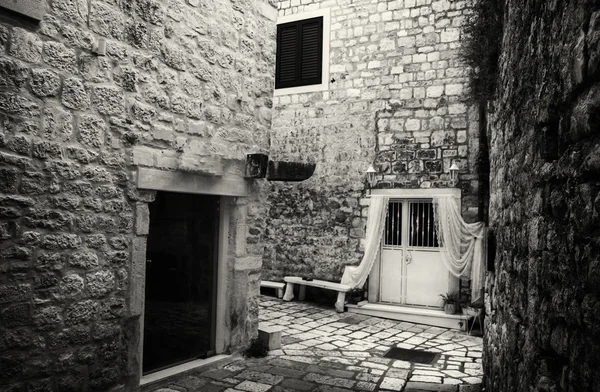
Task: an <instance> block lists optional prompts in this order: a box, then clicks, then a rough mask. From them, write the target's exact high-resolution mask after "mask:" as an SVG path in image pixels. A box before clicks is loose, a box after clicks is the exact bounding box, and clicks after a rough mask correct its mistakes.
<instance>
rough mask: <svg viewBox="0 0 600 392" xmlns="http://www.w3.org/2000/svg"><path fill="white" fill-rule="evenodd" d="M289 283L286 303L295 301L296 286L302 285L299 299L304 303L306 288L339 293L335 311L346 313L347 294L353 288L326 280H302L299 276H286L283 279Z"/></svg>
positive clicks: (286, 290)
mask: <svg viewBox="0 0 600 392" xmlns="http://www.w3.org/2000/svg"><path fill="white" fill-rule="evenodd" d="M283 280H285V281H286V282H287V287H286V288H285V295H284V296H283V300H284V301H291V300H292V299H294V286H295V285H300V293H299V295H298V299H299V300H300V301H304V297H305V296H306V286H311V287H318V288H320V289H325V290H333V291H337V292H338V297H337V301H336V302H335V310H336V311H337V312H339V313H343V312H344V303H345V302H346V293H347V292H348V291H350V289H351V287H350V286H348V285H346V284H341V283H334V282H327V281H326V280H317V279H314V280H310V281H308V280H302V278H301V277H299V276H286V277H285V278H283Z"/></svg>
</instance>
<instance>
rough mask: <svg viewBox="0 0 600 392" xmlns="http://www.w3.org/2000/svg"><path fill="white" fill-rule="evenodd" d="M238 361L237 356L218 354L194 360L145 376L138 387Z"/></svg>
mask: <svg viewBox="0 0 600 392" xmlns="http://www.w3.org/2000/svg"><path fill="white" fill-rule="evenodd" d="M236 359H239V356H238V355H227V354H219V355H215V356H212V357H210V358H206V359H195V360H193V361H190V362H185V363H182V364H179V365H176V366H173V367H170V368H167V369H163V370H159V371H157V372H154V373H150V374H146V375H145V376H142V378H141V379H140V387H145V386H149V385H151V384H154V383H158V382H161V381H165V380H166V379H167V378H169V377H172V376H176V375H181V374H182V373H187V372H189V371H196V370H199V369H202V368H204V367H209V366H218V365H222V364H225V363H228V362H231V361H233V360H236Z"/></svg>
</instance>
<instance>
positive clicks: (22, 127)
mask: <svg viewBox="0 0 600 392" xmlns="http://www.w3.org/2000/svg"><path fill="white" fill-rule="evenodd" d="M42 3H43V5H44V7H45V11H46V13H45V16H44V17H43V20H42V21H41V22H40V23H39V24H37V23H33V22H31V21H29V20H26V19H24V18H20V17H18V16H17V15H14V14H11V13H9V12H7V11H5V10H1V11H0V15H1V16H0V240H1V243H0V260H1V261H0V271H1V273H0V389H2V390H11V391H17V390H18V391H21V390H36V391H88V390H98V391H100V390H101V391H108V390H127V391H130V390H133V389H134V388H135V387H136V386H137V382H138V380H139V361H140V358H139V357H138V353H139V350H138V348H139V344H141V343H140V341H139V337H140V335H139V334H140V331H139V321H140V315H141V313H142V311H143V297H142V295H143V279H144V276H143V271H144V268H143V266H144V263H145V257H144V255H145V244H146V242H145V241H146V235H147V229H148V226H147V225H148V221H147V219H148V205H147V203H149V202H151V201H152V200H153V193H152V192H147V191H139V190H137V189H136V187H135V179H136V174H137V168H138V167H140V166H145V167H152V168H158V169H163V170H177V171H185V172H189V173H196V174H200V175H211V176H216V177H219V176H222V177H227V176H238V177H241V176H242V175H243V168H244V161H245V155H246V154H247V153H256V152H267V149H268V136H269V135H268V129H269V127H270V117H271V115H270V110H271V109H270V108H271V106H272V99H271V97H272V89H273V72H274V54H275V22H274V20H275V17H276V9H275V8H274V5H273V4H271V3H269V2H267V1H262V0H257V1H252V0H231V1H229V0H220V1H215V0H188V1H187V2H186V1H183V0H135V1H134V0H122V1H121V0H112V1H100V0H90V1H88V0H52V1H49V0H44V1H42ZM100 38H104V39H106V55H105V56H98V55H96V54H94V53H93V51H92V49H93V47H94V46H95V45H96V44H98V43H99V39H100ZM259 185H260V184H256V186H255V187H253V189H252V192H251V196H250V197H249V198H239V199H238V200H237V201H236V202H233V204H234V207H233V210H234V211H235V214H233V215H232V216H231V223H232V225H233V226H232V227H236V228H238V230H237V231H230V234H232V237H231V238H229V246H230V255H229V257H227V260H228V268H229V269H231V270H232V271H233V272H232V277H231V279H230V280H229V281H228V282H227V283H228V284H229V285H230V287H231V288H232V291H231V293H233V294H232V295H231V296H230V297H229V300H230V301H231V303H230V304H229V306H228V311H229V312H230V314H229V315H228V316H227V324H228V326H229V328H230V329H231V336H230V337H228V340H227V342H226V345H227V347H226V349H227V348H231V349H235V348H236V347H239V346H240V344H242V343H244V342H245V341H247V339H248V336H249V335H251V334H253V333H256V323H257V313H258V307H257V303H256V296H257V294H258V280H259V271H260V262H261V258H262V246H261V245H260V243H261V238H260V233H261V232H262V228H263V227H264V217H263V215H264V212H263V211H262V210H261V208H263V207H261V206H263V205H264V203H263V202H264V198H265V195H266V193H265V191H264V190H263V188H262V187H261V186H259ZM233 287H235V290H234V289H233Z"/></svg>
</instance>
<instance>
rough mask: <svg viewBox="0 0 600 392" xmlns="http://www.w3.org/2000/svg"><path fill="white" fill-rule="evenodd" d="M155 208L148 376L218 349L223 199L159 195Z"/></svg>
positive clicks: (147, 320)
mask: <svg viewBox="0 0 600 392" xmlns="http://www.w3.org/2000/svg"><path fill="white" fill-rule="evenodd" d="M149 208H150V232H149V235H148V243H147V248H146V258H147V262H146V288H145V309H144V358H143V371H144V373H148V372H151V371H156V370H159V369H162V368H165V367H169V366H173V365H175V364H178V363H181V362H185V361H188V360H192V359H196V358H199V357H206V356H207V355H208V354H209V352H210V351H211V350H213V349H214V337H213V336H214V307H215V306H214V304H215V298H216V297H215V290H216V284H215V282H216V280H215V273H216V258H217V237H218V224H219V198H218V197H217V196H205V195H188V194H178V193H168V192H158V193H157V196H156V201H155V202H153V203H151V204H150V206H149Z"/></svg>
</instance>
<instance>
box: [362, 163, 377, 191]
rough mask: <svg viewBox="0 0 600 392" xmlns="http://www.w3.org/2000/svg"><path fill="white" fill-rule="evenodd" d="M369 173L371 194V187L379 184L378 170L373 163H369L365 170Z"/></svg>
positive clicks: (368, 186)
mask: <svg viewBox="0 0 600 392" xmlns="http://www.w3.org/2000/svg"><path fill="white" fill-rule="evenodd" d="M365 173H366V175H367V191H368V192H367V194H369V195H370V194H371V188H373V187H374V186H375V185H377V170H375V168H374V167H373V165H369V168H368V169H367V171H366V172H365Z"/></svg>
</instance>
